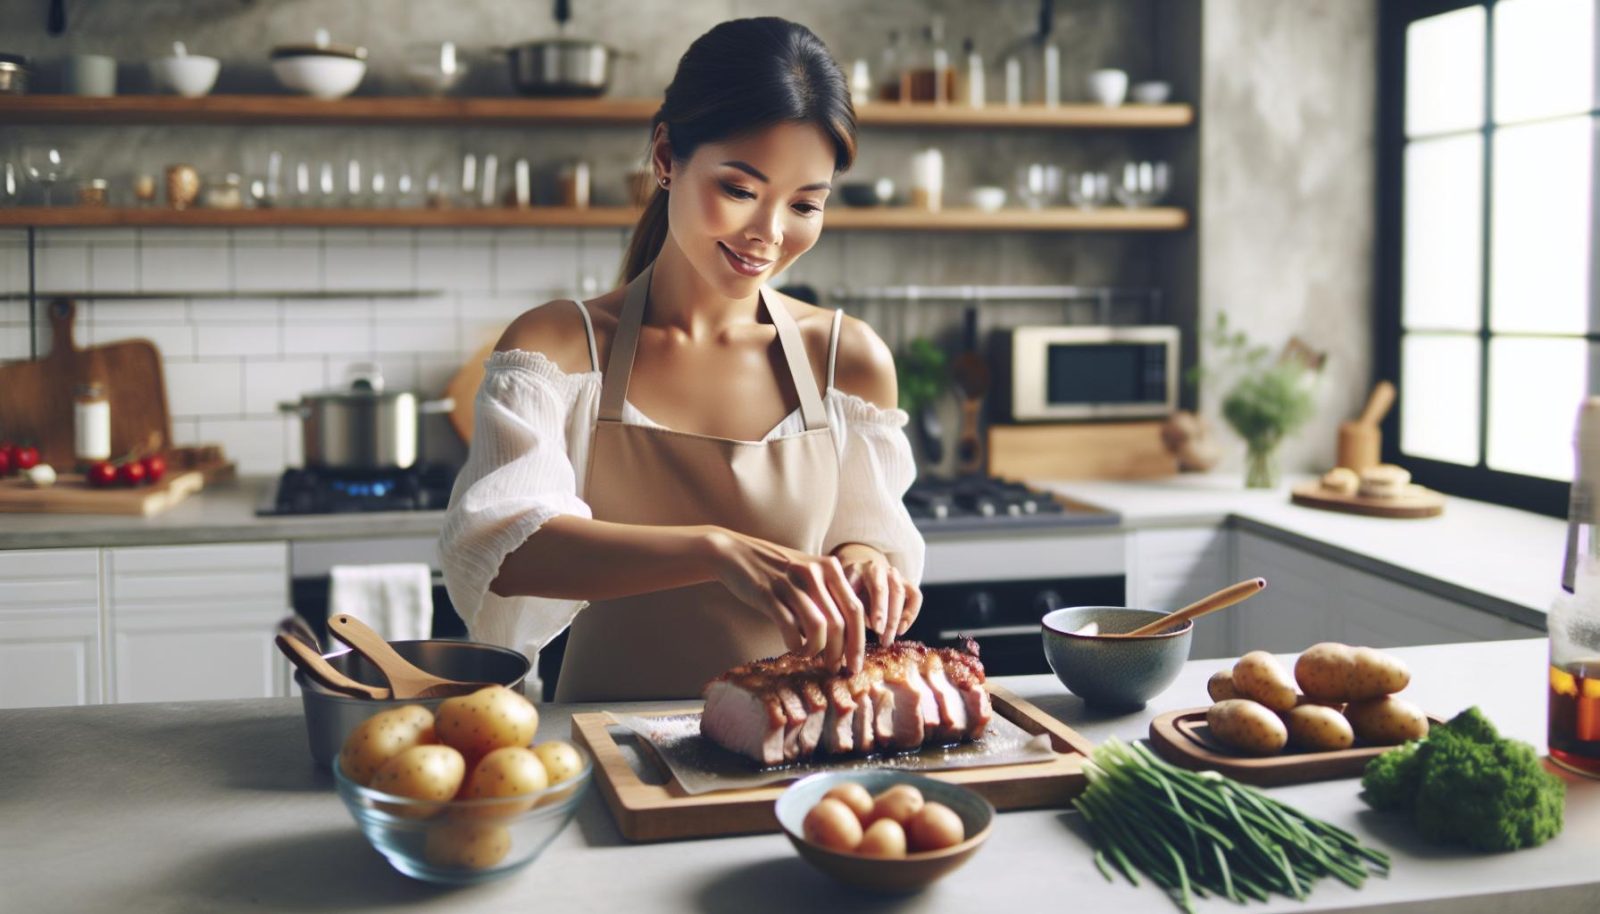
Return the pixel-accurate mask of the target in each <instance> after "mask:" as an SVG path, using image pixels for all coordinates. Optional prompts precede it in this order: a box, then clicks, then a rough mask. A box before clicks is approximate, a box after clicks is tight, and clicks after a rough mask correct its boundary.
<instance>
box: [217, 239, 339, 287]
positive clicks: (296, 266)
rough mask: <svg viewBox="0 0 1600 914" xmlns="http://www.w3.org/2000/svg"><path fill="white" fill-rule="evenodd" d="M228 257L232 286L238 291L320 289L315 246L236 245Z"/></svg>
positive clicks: (319, 263) (318, 251)
mask: <svg viewBox="0 0 1600 914" xmlns="http://www.w3.org/2000/svg"><path fill="white" fill-rule="evenodd" d="M232 256H233V282H234V286H233V287H234V289H236V290H238V291H240V292H279V291H282V292H316V291H319V290H321V289H322V249H321V248H320V247H319V246H317V245H314V244H283V245H279V246H275V247H269V246H266V245H258V244H248V245H236V246H235V247H234V248H233V252H232Z"/></svg>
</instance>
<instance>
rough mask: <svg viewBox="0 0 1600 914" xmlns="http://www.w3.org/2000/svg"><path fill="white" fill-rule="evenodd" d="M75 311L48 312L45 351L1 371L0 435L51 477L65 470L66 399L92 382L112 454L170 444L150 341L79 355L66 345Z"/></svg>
mask: <svg viewBox="0 0 1600 914" xmlns="http://www.w3.org/2000/svg"><path fill="white" fill-rule="evenodd" d="M76 310H77V309H76V307H75V306H74V305H73V303H72V302H71V301H69V300H67V299H56V300H55V301H52V302H51V303H50V306H49V316H50V335H51V339H50V351H49V353H47V354H46V355H45V356H44V357H43V358H40V359H36V360H33V361H27V362H15V363H12V364H9V365H0V437H4V438H7V439H9V440H12V441H17V442H22V443H32V444H34V445H36V446H37V447H38V448H39V454H40V458H41V460H42V461H43V462H44V463H48V464H50V465H51V466H53V467H55V468H56V469H57V471H58V472H59V471H61V470H63V469H66V468H70V467H72V466H73V465H74V464H75V463H76V461H75V459H74V450H73V417H72V403H73V396H74V394H75V392H76V391H77V389H78V387H79V386H80V385H83V384H88V383H97V384H99V385H100V386H101V388H102V389H103V390H104V391H105V393H106V396H107V398H108V399H109V400H110V402H111V456H112V457H113V458H115V457H119V456H122V455H125V454H127V453H129V452H130V451H132V450H134V449H135V448H141V449H146V450H155V451H165V450H167V449H169V448H170V447H171V446H172V417H171V416H170V415H169V414H168V412H167V387H166V377H165V375H164V373H163V372H162V369H161V353H160V352H158V351H157V350H156V347H155V345H154V344H153V343H151V342H150V341H149V340H118V341H116V342H114V343H105V344H102V345H98V346H90V347H88V348H86V349H79V348H77V346H76V345H75V344H74V342H73V339H72V324H73V319H74V316H75V313H76Z"/></svg>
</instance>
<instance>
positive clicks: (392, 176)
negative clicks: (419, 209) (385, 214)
mask: <svg viewBox="0 0 1600 914" xmlns="http://www.w3.org/2000/svg"><path fill="white" fill-rule="evenodd" d="M390 165H391V168H390V171H389V185H390V187H391V195H392V199H393V205H394V206H398V207H411V206H416V205H417V192H418V191H419V190H420V186H419V184H418V181H417V175H416V174H415V173H414V171H413V170H412V166H411V163H410V162H407V161H406V160H404V159H396V160H395V161H393V162H391V163H390Z"/></svg>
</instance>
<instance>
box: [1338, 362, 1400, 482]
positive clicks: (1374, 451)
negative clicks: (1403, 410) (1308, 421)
mask: <svg viewBox="0 0 1600 914" xmlns="http://www.w3.org/2000/svg"><path fill="white" fill-rule="evenodd" d="M1394 397H1395V390H1394V385H1393V384H1391V383H1389V382H1388V381H1379V382H1378V384H1377V386H1375V387H1373V388H1372V394H1371V395H1370V396H1368V397H1367V406H1366V409H1363V410H1362V411H1361V415H1360V417H1358V418H1357V419H1356V420H1355V421H1353V422H1341V423H1339V452H1338V453H1339V459H1338V463H1337V466H1342V467H1349V468H1350V469H1352V470H1355V471H1356V472H1357V473H1359V472H1361V471H1362V470H1365V469H1368V468H1370V467H1375V466H1377V465H1378V464H1379V463H1380V462H1382V459H1383V457H1382V454H1383V432H1382V430H1381V429H1379V427H1378V424H1379V423H1381V422H1382V421H1383V417H1384V416H1385V415H1387V414H1388V413H1389V408H1390V407H1392V406H1393V405H1394Z"/></svg>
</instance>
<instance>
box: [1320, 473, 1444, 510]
mask: <svg viewBox="0 0 1600 914" xmlns="http://www.w3.org/2000/svg"><path fill="white" fill-rule="evenodd" d="M1289 500H1290V501H1292V502H1294V503H1295V504H1297V505H1303V506H1305V507H1307V508H1320V509H1322V510H1324V511H1343V512H1345V513H1347V514H1365V515H1367V516H1368V517H1438V516H1439V515H1440V514H1442V513H1444V496H1443V495H1440V494H1439V493H1438V492H1435V491H1433V490H1432V489H1428V488H1424V487H1422V486H1419V485H1417V484H1415V483H1412V484H1411V485H1408V486H1406V488H1405V491H1404V492H1402V493H1401V494H1399V495H1396V496H1395V497H1393V498H1370V497H1368V496H1365V495H1339V494H1337V493H1334V492H1330V491H1328V490H1327V489H1324V488H1323V487H1322V484H1321V483H1318V482H1314V481H1313V482H1304V483H1301V484H1300V485H1297V486H1295V487H1294V488H1293V489H1291V490H1290V492H1289Z"/></svg>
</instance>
